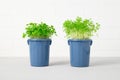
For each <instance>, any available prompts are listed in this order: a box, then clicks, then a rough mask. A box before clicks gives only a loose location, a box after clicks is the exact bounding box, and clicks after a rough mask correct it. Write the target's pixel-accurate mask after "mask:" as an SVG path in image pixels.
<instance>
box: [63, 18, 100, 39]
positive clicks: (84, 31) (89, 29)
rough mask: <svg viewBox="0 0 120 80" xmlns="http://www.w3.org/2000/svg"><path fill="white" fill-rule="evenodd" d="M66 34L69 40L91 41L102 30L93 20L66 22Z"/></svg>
mask: <svg viewBox="0 0 120 80" xmlns="http://www.w3.org/2000/svg"><path fill="white" fill-rule="evenodd" d="M63 28H64V32H65V33H66V36H67V38H72V39H90V37H91V36H93V35H94V34H95V33H96V32H97V30H99V28H100V24H99V23H93V21H92V20H91V19H82V18H81V17H77V18H76V20H74V21H73V20H66V21H65V22H64V23H63Z"/></svg>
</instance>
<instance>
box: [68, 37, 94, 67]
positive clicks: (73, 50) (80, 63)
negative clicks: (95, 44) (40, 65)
mask: <svg viewBox="0 0 120 80" xmlns="http://www.w3.org/2000/svg"><path fill="white" fill-rule="evenodd" d="M68 44H69V45H70V63H71V66H73V67H88V66H89V58H90V46H91V45H92V40H72V39H69V40H68Z"/></svg>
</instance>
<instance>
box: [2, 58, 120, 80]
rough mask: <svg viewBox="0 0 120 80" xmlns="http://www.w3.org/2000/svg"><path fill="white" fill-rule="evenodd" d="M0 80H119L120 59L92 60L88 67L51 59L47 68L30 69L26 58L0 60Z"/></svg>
mask: <svg viewBox="0 0 120 80" xmlns="http://www.w3.org/2000/svg"><path fill="white" fill-rule="evenodd" d="M0 80H120V58H92V59H91V63H90V67H86V68H78V67H71V66H70V65H69V59H66V58H51V59H50V66H49V67H31V66H30V65H29V59H28V58H0Z"/></svg>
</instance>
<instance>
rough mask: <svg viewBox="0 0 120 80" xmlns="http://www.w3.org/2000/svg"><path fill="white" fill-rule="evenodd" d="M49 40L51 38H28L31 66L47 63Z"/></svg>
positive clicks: (40, 65)
mask: <svg viewBox="0 0 120 80" xmlns="http://www.w3.org/2000/svg"><path fill="white" fill-rule="evenodd" d="M51 42H52V41H51V39H28V45H29V49H30V63H31V66H36V67H42V66H48V65H49V45H51Z"/></svg>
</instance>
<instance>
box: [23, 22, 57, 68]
mask: <svg viewBox="0 0 120 80" xmlns="http://www.w3.org/2000/svg"><path fill="white" fill-rule="evenodd" d="M25 30H26V32H24V33H23V38H25V37H29V38H30V39H28V40H27V43H28V45H29V49H30V63H31V66H36V67H42V66H48V65H49V46H50V45H51V42H52V40H51V39H50V37H51V36H52V35H53V34H56V31H55V28H54V26H52V25H47V24H46V23H43V22H41V23H29V24H27V25H26V28H25Z"/></svg>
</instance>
